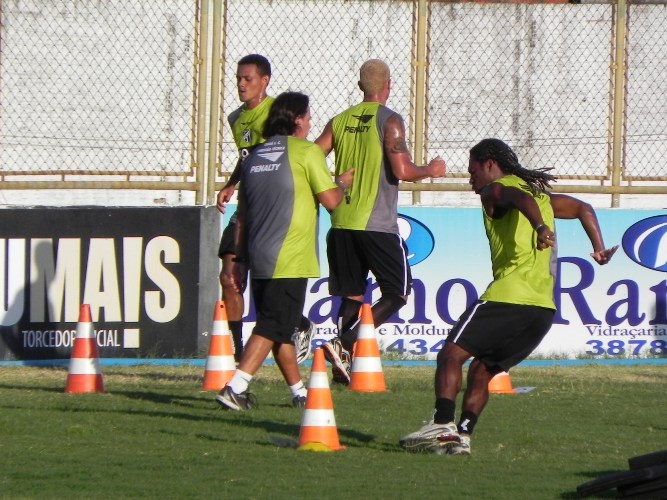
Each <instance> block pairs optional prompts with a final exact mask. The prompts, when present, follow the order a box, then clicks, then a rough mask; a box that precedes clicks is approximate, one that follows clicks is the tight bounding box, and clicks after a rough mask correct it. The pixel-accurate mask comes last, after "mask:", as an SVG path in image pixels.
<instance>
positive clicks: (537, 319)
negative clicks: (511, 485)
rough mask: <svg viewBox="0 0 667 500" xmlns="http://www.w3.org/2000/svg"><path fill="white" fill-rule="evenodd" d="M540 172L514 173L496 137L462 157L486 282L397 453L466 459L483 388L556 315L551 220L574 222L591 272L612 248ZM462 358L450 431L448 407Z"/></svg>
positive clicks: (586, 213)
mask: <svg viewBox="0 0 667 500" xmlns="http://www.w3.org/2000/svg"><path fill="white" fill-rule="evenodd" d="M547 170H549V169H538V170H528V169H525V168H523V167H522V166H521V164H520V163H519V160H518V158H517V156H516V154H515V153H514V151H512V149H511V148H510V147H509V146H508V145H507V144H505V143H504V142H503V141H501V140H499V139H484V140H483V141H481V142H480V143H478V144H477V145H475V146H474V147H473V148H472V149H471V150H470V161H469V164H468V173H469V174H470V184H471V185H472V188H473V190H474V191H475V193H477V194H478V195H479V196H480V199H481V201H482V208H483V210H482V215H483V219H484V227H485V229H486V235H487V238H488V240H489V246H490V249H491V266H492V269H493V282H492V283H491V284H490V285H489V286H488V288H487V289H486V291H485V292H484V293H483V294H482V296H481V297H480V299H479V300H478V301H476V302H475V303H473V304H472V305H471V306H470V307H469V308H468V309H466V311H465V312H464V313H463V314H462V315H461V317H460V318H459V320H458V321H457V322H456V324H455V325H454V327H453V328H452V331H451V332H450V334H449V336H448V337H447V341H446V343H445V346H444V348H443V349H442V350H441V351H440V352H439V353H438V362H437V368H436V373H435V396H436V400H435V413H434V416H433V421H431V422H430V423H429V424H427V425H425V426H423V427H422V428H421V429H419V430H418V431H416V432H413V433H411V434H408V435H407V436H405V437H403V438H402V439H401V440H400V444H401V446H402V447H403V448H405V449H406V450H407V451H411V452H419V451H427V452H434V453H438V454H448V455H469V454H470V435H471V434H472V432H473V430H474V428H475V425H476V423H477V420H478V418H479V416H480V414H481V413H482V410H483V409H484V407H485V406H486V403H487V401H488V399H489V382H490V381H491V379H492V378H493V377H494V376H495V375H497V374H498V373H501V372H506V371H508V370H509V369H510V368H511V367H513V366H516V365H517V364H519V363H520V362H521V361H523V360H524V359H525V358H527V357H528V355H529V354H530V353H531V352H533V350H534V349H535V348H536V347H537V346H538V345H539V344H540V342H541V341H542V339H543V338H544V336H545V335H546V334H547V333H548V332H549V329H550V328H551V325H552V323H553V317H554V312H555V310H556V306H555V305H554V301H553V289H554V279H555V275H556V246H555V234H554V232H553V228H554V218H559V219H579V221H580V222H581V224H582V226H583V227H584V230H585V231H586V234H587V235H588V237H589V239H590V240H591V244H592V245H593V253H592V254H591V257H592V258H593V260H595V262H597V263H598V264H600V265H603V264H606V263H607V262H609V259H611V257H612V256H613V255H614V252H615V251H616V249H617V248H618V246H615V247H613V248H610V249H605V245H604V242H603V240H602V234H601V232H600V226H599V225H598V221H597V217H596V215H595V211H594V210H593V208H592V207H591V206H590V205H589V204H587V203H584V202H582V201H580V200H577V199H576V198H573V197H571V196H566V195H562V194H551V193H548V192H547V191H546V189H547V188H548V187H550V186H549V182H550V181H552V180H554V179H555V178H554V177H553V176H552V175H550V174H548V173H547ZM470 358H473V360H472V363H471V364H470V367H469V368H468V378H467V387H466V391H465V394H464V396H463V408H462V410H463V411H462V412H461V415H460V419H459V423H458V425H457V424H456V423H455V422H454V418H455V416H454V414H455V401H456V396H457V394H458V392H459V391H460V389H461V385H462V379H463V364H464V363H465V362H466V361H468V360H469V359H470Z"/></svg>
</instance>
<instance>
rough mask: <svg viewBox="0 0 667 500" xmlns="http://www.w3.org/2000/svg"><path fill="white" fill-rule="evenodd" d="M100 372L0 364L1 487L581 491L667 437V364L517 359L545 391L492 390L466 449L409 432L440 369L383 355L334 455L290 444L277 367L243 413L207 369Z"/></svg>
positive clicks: (517, 374) (53, 494) (283, 493)
mask: <svg viewBox="0 0 667 500" xmlns="http://www.w3.org/2000/svg"><path fill="white" fill-rule="evenodd" d="M309 368H310V364H309V363H308V366H307V367H304V370H303V373H304V380H305V381H307V376H308V370H309ZM102 371H103V375H104V382H105V388H106V392H105V393H104V394H81V395H73V394H65V393H64V388H65V385H66V378H67V368H66V367H64V368H29V367H0V498H12V499H13V498H40V499H42V498H129V497H144V498H235V499H236V498H258V499H260V498H470V499H473V498H474V499H482V498H483V499H496V498H497V499H522V498H530V499H539V498H576V497H577V495H576V487H577V485H579V484H581V483H584V482H586V481H589V480H591V479H594V478H596V477H600V476H603V475H605V474H608V473H611V472H617V471H622V470H627V469H628V463H627V459H628V458H630V457H632V456H636V455H641V454H646V453H651V452H654V451H659V450H663V449H665V448H667V420H666V417H667V411H666V410H667V405H666V404H665V399H664V398H665V388H666V387H667V366H665V365H657V366H655V365H654V366H648V365H639V366H598V365H586V366H583V367H567V368H566V367H551V368H520V367H519V368H516V369H514V370H513V371H512V373H511V380H512V384H513V386H514V387H515V388H516V387H525V386H530V387H536V389H535V390H534V391H532V392H530V393H528V394H516V395H493V396H491V401H490V402H489V405H488V406H487V409H486V411H485V413H484V414H483V416H482V418H481V419H480V422H479V424H478V426H477V429H476V431H475V434H474V435H473V441H472V451H473V455H472V456H470V457H458V456H437V455H425V454H417V455H413V454H408V453H406V452H404V451H403V450H401V449H400V448H399V446H398V439H399V438H400V437H401V436H402V435H404V434H406V433H408V432H411V431H414V430H416V429H417V428H418V427H420V426H421V425H422V423H423V421H425V420H428V419H429V418H430V415H431V409H432V406H433V389H432V378H433V368H424V367H417V368H415V367H409V368H408V367H393V366H391V367H386V368H385V369H384V374H385V379H386V384H387V388H388V390H387V392H384V393H371V394H363V393H353V392H350V391H348V390H347V389H346V388H342V387H338V386H332V388H331V391H332V396H333V401H334V413H335V417H336V423H337V428H338V435H339V439H340V441H341V444H343V445H344V446H346V447H347V448H346V449H345V450H344V451H339V452H335V453H316V452H304V451H297V450H295V449H292V448H289V447H284V446H283V447H281V446H280V445H284V444H286V443H289V442H290V441H294V440H297V439H298V435H299V430H300V424H301V412H300V410H296V409H294V408H292V407H291V405H290V397H289V392H288V389H287V387H286V386H285V384H284V382H283V381H282V379H281V378H280V376H279V373H278V371H277V369H276V368H275V367H273V366H265V367H263V368H262V370H260V372H259V375H258V377H257V378H256V379H255V381H254V382H253V385H252V390H253V392H254V393H255V394H256V396H257V398H258V402H259V408H257V409H254V410H251V411H249V412H245V413H234V412H229V411H222V410H220V409H219V408H218V406H217V404H216V403H215V402H214V400H213V398H214V396H215V393H214V392H201V391H200V386H201V382H202V377H203V370H202V368H199V367H193V366H183V367H162V366H133V367H103V369H102ZM614 493H615V491H614V490H611V491H610V492H608V493H605V494H603V495H602V496H608V497H613V496H614Z"/></svg>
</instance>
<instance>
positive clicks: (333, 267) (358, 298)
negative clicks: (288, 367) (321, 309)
mask: <svg viewBox="0 0 667 500" xmlns="http://www.w3.org/2000/svg"><path fill="white" fill-rule="evenodd" d="M361 232H363V231H351V230H345V229H331V230H330V231H329V233H328V234H327V257H328V260H329V293H330V294H331V295H333V296H339V297H342V300H341V304H340V307H339V309H338V313H337V321H336V325H337V327H338V336H337V337H334V338H332V339H330V340H329V341H328V342H325V343H324V344H322V348H323V352H324V357H325V358H326V359H327V361H329V363H331V366H332V374H333V382H334V383H339V384H344V385H347V384H349V383H350V367H351V362H352V348H353V346H354V342H352V343H350V344H348V345H347V346H346V347H345V346H344V345H343V343H342V342H341V335H342V333H344V332H345V331H346V330H348V329H349V328H352V327H353V325H354V324H355V323H356V322H357V320H358V317H359V310H360V309H361V304H362V301H363V297H364V294H365V292H366V278H367V276H368V267H367V265H366V264H365V262H364V261H363V260H362V259H361V258H360V250H359V248H357V245H356V243H355V235H356V234H357V233H361Z"/></svg>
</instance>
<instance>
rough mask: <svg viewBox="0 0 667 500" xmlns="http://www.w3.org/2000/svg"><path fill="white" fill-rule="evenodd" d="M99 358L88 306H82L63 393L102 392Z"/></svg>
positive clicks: (102, 383)
mask: <svg viewBox="0 0 667 500" xmlns="http://www.w3.org/2000/svg"><path fill="white" fill-rule="evenodd" d="M99 358H100V356H99V354H98V350H97V338H96V337H95V329H94V328H93V322H92V320H91V318H90V305H89V304H83V305H82V306H81V309H80V310H79V322H78V323H77V325H76V337H75V338H74V346H73V347H72V354H71V355H70V360H69V371H68V372H67V385H66V386H65V392H68V393H70V394H83V393H86V392H104V381H103V380H102V372H101V371H100V361H99Z"/></svg>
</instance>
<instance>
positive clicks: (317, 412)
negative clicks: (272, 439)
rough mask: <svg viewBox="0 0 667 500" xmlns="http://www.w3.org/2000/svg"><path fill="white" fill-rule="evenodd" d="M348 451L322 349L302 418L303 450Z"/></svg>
mask: <svg viewBox="0 0 667 500" xmlns="http://www.w3.org/2000/svg"><path fill="white" fill-rule="evenodd" d="M344 449H345V446H341V444H340V442H339V441H338V429H337V428H336V417H335V416H334V412H333V400H332V399H331V390H330V389H329V376H328V375H327V368H326V365H325V362H324V352H322V348H319V349H317V350H316V351H315V355H314V356H313V367H312V369H311V372H310V381H309V382H308V395H307V396H306V409H305V410H304V411H303V417H302V418H301V431H300V432H299V450H303V451H338V450H344Z"/></svg>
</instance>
